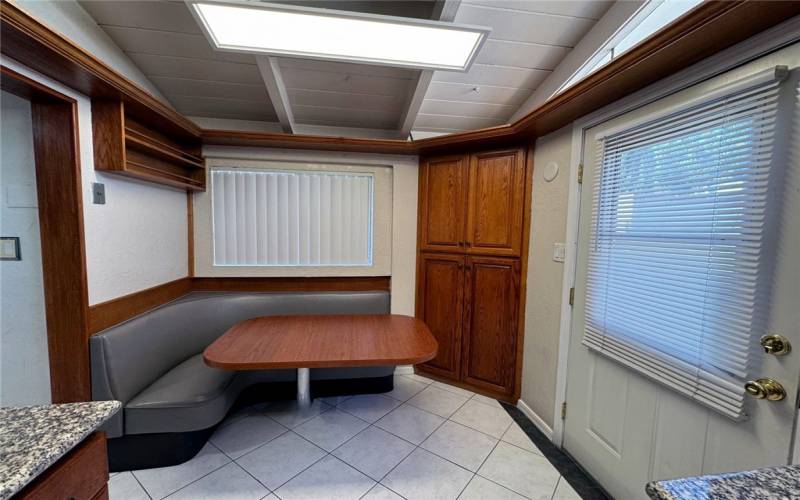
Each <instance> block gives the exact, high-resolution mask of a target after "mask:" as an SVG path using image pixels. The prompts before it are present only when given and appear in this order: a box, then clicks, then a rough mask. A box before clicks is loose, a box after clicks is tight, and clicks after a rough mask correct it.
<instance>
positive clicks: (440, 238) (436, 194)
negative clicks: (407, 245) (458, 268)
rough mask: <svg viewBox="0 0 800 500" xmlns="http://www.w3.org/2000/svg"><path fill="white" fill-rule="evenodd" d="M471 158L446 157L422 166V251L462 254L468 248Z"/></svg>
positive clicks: (460, 156)
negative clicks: (465, 234) (467, 205)
mask: <svg viewBox="0 0 800 500" xmlns="http://www.w3.org/2000/svg"><path fill="white" fill-rule="evenodd" d="M468 174H469V171H468V170H467V157H466V156H463V155H459V156H445V157H437V158H431V159H428V160H426V161H424V162H422V166H421V169H420V174H419V181H420V184H419V186H420V187H419V190H420V198H419V199H420V201H419V203H420V210H419V222H420V247H421V248H422V249H423V250H440V251H459V250H461V249H463V245H464V224H465V212H464V211H463V210H460V209H459V207H463V206H464V204H465V203H466V194H467V177H468Z"/></svg>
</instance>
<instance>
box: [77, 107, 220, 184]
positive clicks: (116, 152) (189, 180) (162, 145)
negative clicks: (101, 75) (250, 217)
mask: <svg viewBox="0 0 800 500" xmlns="http://www.w3.org/2000/svg"><path fill="white" fill-rule="evenodd" d="M92 129H93V133H94V168H95V170H100V171H103V172H109V173H114V174H118V175H122V176H126V177H132V178H136V179H140V180H144V181H148V182H155V183H158V184H164V185H167V186H172V187H178V188H182V189H187V190H192V191H204V190H205V188H206V170H205V163H204V161H203V158H202V156H201V148H202V145H201V143H200V140H199V139H198V140H191V141H188V142H187V140H186V139H185V138H183V137H182V138H176V137H174V136H173V137H170V136H168V135H166V134H165V133H163V131H159V130H155V129H152V128H150V127H148V126H147V125H144V124H143V123H141V122H138V121H137V120H136V119H135V118H134V117H132V116H131V115H130V114H128V113H126V111H125V105H124V103H122V102H120V101H106V100H95V101H92ZM162 130H163V129H162Z"/></svg>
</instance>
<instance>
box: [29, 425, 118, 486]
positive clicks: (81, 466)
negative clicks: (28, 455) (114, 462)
mask: <svg viewBox="0 0 800 500" xmlns="http://www.w3.org/2000/svg"><path fill="white" fill-rule="evenodd" d="M107 482H108V455H107V454H106V436H105V434H104V433H102V432H95V433H93V434H91V435H89V437H87V438H86V439H84V440H83V442H82V443H80V444H79V445H78V446H76V447H75V448H73V449H72V451H70V452H69V453H67V455H66V456H64V457H62V458H61V459H60V460H59V461H58V462H56V463H55V464H53V465H51V466H50V467H49V468H48V469H47V470H45V471H44V472H43V473H42V474H41V475H39V477H37V478H36V479H35V480H34V481H33V482H32V483H31V484H29V485H28V486H26V487H25V488H24V489H23V490H22V491H20V492H19V494H18V495H17V496H15V497H14V498H16V499H18V500H62V499H63V500H68V499H73V500H74V499H80V500H89V499H94V498H97V496H98V495H100V498H103V497H102V492H103V490H104V489H105V488H106V483H107Z"/></svg>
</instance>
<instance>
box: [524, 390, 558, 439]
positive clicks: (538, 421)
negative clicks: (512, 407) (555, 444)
mask: <svg viewBox="0 0 800 500" xmlns="http://www.w3.org/2000/svg"><path fill="white" fill-rule="evenodd" d="M517 408H519V409H520V411H522V413H524V414H525V416H526V417H528V418H529V419H531V422H533V425H535V426H536V428H537V429H539V430H540V431H542V434H544V435H545V436H547V439H549V440H550V441H552V440H553V429H552V428H551V427H550V426H549V425H547V423H545V421H544V420H542V417H540V416H539V415H537V414H536V412H535V411H533V410H532V409H531V407H530V406H528V405H527V403H525V401H523V400H521V399H520V400H519V401H517Z"/></svg>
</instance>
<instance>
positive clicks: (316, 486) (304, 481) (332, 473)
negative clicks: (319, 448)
mask: <svg viewBox="0 0 800 500" xmlns="http://www.w3.org/2000/svg"><path fill="white" fill-rule="evenodd" d="M374 485H375V481H373V480H372V479H370V478H368V477H367V476H365V475H364V474H362V473H360V472H358V471H357V470H355V469H354V468H352V467H350V466H349V465H347V464H345V463H344V462H342V461H341V460H339V459H337V458H335V457H333V456H331V455H328V456H327V457H325V458H323V459H322V460H320V461H319V462H317V463H315V464H314V465H312V466H311V467H309V468H308V469H306V470H304V471H303V472H302V473H300V474H298V475H297V476H295V477H294V478H293V479H292V480H291V481H289V482H288V483H286V484H284V485H283V486H281V487H280V488H279V489H278V490H277V491H276V492H275V494H276V495H278V496H279V497H280V498H281V500H327V499H330V500H350V499H352V500H358V499H359V498H361V496H362V495H364V493H366V492H367V491H369V490H370V489H371V488H372V487H373V486H374Z"/></svg>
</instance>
